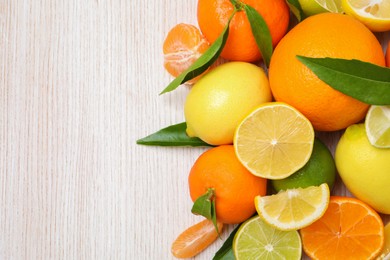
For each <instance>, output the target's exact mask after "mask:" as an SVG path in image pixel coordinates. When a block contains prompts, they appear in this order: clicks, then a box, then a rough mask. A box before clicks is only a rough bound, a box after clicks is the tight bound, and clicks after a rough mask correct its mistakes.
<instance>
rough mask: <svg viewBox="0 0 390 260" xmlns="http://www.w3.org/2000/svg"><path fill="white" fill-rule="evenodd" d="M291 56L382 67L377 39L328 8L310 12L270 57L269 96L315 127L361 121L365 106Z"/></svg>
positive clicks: (341, 126) (331, 128) (337, 127)
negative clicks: (363, 62)
mask: <svg viewBox="0 0 390 260" xmlns="http://www.w3.org/2000/svg"><path fill="white" fill-rule="evenodd" d="M297 55H302V56H309V57H315V58H322V57H331V58H343V59H358V60H362V61H366V62H371V63H374V64H377V65H380V66H384V64H385V59H384V54H383V50H382V47H381V44H380V43H379V41H378V40H377V38H376V37H375V35H374V34H373V33H372V32H370V31H369V30H368V29H367V28H366V27H365V26H364V25H363V24H361V23H360V22H358V21H357V20H356V19H354V18H352V17H350V16H347V15H343V14H334V13H324V14H318V15H314V16H311V17H309V18H307V19H305V20H303V21H302V22H300V23H299V24H298V25H297V26H295V27H294V28H293V29H292V30H291V31H290V32H288V33H287V34H286V36H285V37H284V38H283V39H282V40H281V41H280V42H279V44H278V46H277V47H276V48H275V50H274V53H273V55H272V57H271V63H270V67H269V80H270V86H271V90H272V93H273V96H274V98H275V99H276V100H277V101H282V102H286V103H288V104H290V105H292V106H293V107H295V108H296V109H298V110H299V111H300V112H302V114H304V115H305V116H306V117H307V118H308V119H309V120H310V121H311V123H312V124H313V126H314V128H315V129H316V130H319V131H336V130H340V129H344V128H346V127H347V126H349V125H351V124H354V123H356V122H358V121H360V120H362V119H363V118H364V116H365V114H366V112H367V109H368V105H367V104H365V103H362V102H360V101H358V100H356V99H354V98H352V97H349V96H347V95H344V94H342V93H341V92H339V91H337V90H335V89H333V88H332V87H330V86H329V85H327V84H326V83H324V82H323V81H321V80H320V79H319V78H318V77H317V76H316V75H315V74H314V73H313V72H312V71H311V70H310V69H308V68H307V67H306V66H305V65H303V64H302V63H301V62H300V61H299V60H298V59H297V57H296V56H297Z"/></svg>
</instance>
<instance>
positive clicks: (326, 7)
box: [299, 0, 343, 16]
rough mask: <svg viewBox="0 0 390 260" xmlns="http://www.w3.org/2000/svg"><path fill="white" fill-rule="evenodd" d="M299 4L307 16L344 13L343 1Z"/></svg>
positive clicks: (311, 0) (305, 0)
mask: <svg viewBox="0 0 390 260" xmlns="http://www.w3.org/2000/svg"><path fill="white" fill-rule="evenodd" d="M299 4H300V5H301V8H302V11H303V12H304V13H305V15H307V16H311V15H315V14H319V13H326V12H331V13H342V12H343V9H342V6H341V0H299Z"/></svg>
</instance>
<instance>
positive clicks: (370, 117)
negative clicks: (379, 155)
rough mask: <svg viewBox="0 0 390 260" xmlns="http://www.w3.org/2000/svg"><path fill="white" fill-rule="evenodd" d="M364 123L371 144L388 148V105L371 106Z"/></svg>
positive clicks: (389, 146) (389, 125) (389, 135)
mask: <svg viewBox="0 0 390 260" xmlns="http://www.w3.org/2000/svg"><path fill="white" fill-rule="evenodd" d="M365 125H366V132H367V137H368V140H369V141H370V143H371V144H372V145H373V146H375V147H379V148H390V106H371V107H370V109H369V110H368V112H367V115H366V122H365Z"/></svg>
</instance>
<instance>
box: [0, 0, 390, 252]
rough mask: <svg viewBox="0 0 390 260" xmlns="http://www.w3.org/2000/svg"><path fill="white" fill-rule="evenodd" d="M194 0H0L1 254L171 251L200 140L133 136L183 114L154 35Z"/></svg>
mask: <svg viewBox="0 0 390 260" xmlns="http://www.w3.org/2000/svg"><path fill="white" fill-rule="evenodd" d="M196 2H197V1H195V0H191V1H166V0H150V1H127V0H84V1H79V0H39V1H38V0H32V1H27V0H0V259H171V258H172V256H171V254H170V245H171V242H172V241H173V240H174V239H175V237H176V236H177V235H178V234H179V233H180V232H181V231H182V230H184V229H185V228H187V227H188V226H190V225H192V224H194V223H195V222H197V221H200V219H201V218H200V217H196V216H193V215H192V214H191V213H190V208H191V201H190V198H189V194H188V187H187V176H188V172H189V169H190V167H191V166H192V164H193V162H194V161H195V159H196V158H197V157H198V156H199V155H200V154H201V153H202V152H203V151H204V149H205V148H193V149H188V148H161V147H145V146H137V145H136V144H135V141H136V140H137V139H138V138H141V137H143V136H145V135H147V134H150V133H151V132H154V131H156V130H158V129H160V128H162V127H165V126H168V125H170V124H174V123H178V122H182V121H183V120H184V115H183V110H182V108H183V104H184V98H185V95H186V94H187V93H188V88H186V87H181V88H179V89H178V90H176V91H174V92H172V93H169V94H166V95H163V96H158V93H159V92H160V91H161V90H162V89H163V88H164V87H165V85H166V84H168V83H169V81H170V80H171V78H170V76H169V75H168V74H167V73H166V72H165V71H164V69H163V67H162V64H163V60H162V58H163V57H162V50H161V46H162V42H163V40H164V37H165V35H166V33H167V32H168V30H169V29H170V28H171V27H172V26H174V25H175V24H177V23H180V22H185V23H192V24H196ZM379 37H382V38H383V37H387V36H386V35H385V36H384V35H380V36H379ZM386 39H388V38H386ZM384 40H385V39H383V42H384ZM323 138H325V139H326V140H327V143H328V144H329V145H330V146H331V145H334V143H335V141H336V140H334V138H336V137H335V136H333V135H331V136H326V135H325V136H324V137H323ZM337 192H338V193H346V190H345V188H344V187H342V186H341V185H340V184H339V186H337ZM232 228H233V227H232V226H230V227H228V228H227V232H225V233H224V235H223V238H226V237H227V235H228V233H229V231H230V230H232ZM222 243H223V241H222V240H220V241H217V242H216V243H215V244H214V245H213V246H211V247H210V248H208V249H207V250H206V251H205V252H204V253H202V254H201V255H200V256H199V257H198V259H210V258H211V257H212V256H213V255H214V253H215V252H216V250H217V249H218V248H219V247H220V245H221V244H222Z"/></svg>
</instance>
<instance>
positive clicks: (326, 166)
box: [271, 138, 336, 192]
mask: <svg viewBox="0 0 390 260" xmlns="http://www.w3.org/2000/svg"><path fill="white" fill-rule="evenodd" d="M335 177H336V165H335V163H334V160H333V156H332V154H331V152H330V151H329V149H328V148H327V147H326V145H324V144H323V143H322V142H321V141H320V140H319V139H317V138H316V139H315V140H314V146H313V152H312V154H311V156H310V159H309V161H308V162H307V163H306V164H305V166H303V167H302V168H301V169H299V170H298V171H297V172H295V173H294V174H293V175H291V176H289V177H287V178H285V179H281V180H272V181H271V183H272V186H273V187H274V189H275V190H276V191H277V192H278V191H280V190H287V189H293V188H306V187H309V186H319V185H321V184H322V183H327V184H328V186H329V188H330V189H332V187H333V184H334V181H335Z"/></svg>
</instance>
